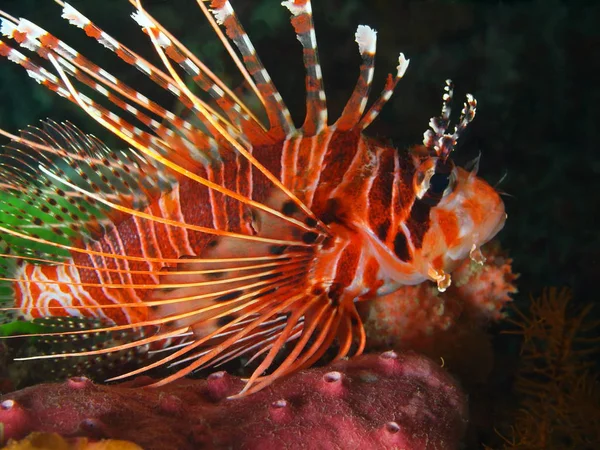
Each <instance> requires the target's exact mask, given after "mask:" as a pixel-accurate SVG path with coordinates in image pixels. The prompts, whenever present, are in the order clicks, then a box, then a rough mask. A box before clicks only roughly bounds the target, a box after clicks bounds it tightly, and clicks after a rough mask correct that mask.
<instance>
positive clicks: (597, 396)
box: [500, 288, 600, 450]
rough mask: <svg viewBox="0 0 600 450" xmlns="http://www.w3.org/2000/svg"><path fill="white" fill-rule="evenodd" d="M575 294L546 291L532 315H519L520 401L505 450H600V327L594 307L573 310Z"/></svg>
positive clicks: (533, 306)
mask: <svg viewBox="0 0 600 450" xmlns="http://www.w3.org/2000/svg"><path fill="white" fill-rule="evenodd" d="M571 300H572V295H571V291H570V290H569V289H566V288H563V289H561V290H558V289H556V288H550V289H547V290H545V291H544V292H543V293H542V295H541V296H540V297H539V298H537V299H532V300H531V306H530V308H529V313H528V314H524V313H522V312H521V311H519V310H517V309H516V308H515V311H516V317H515V319H511V322H512V323H513V324H514V325H516V326H517V327H518V330H515V331H512V332H511V333H512V334H519V335H521V336H522V337H523V343H522V348H521V365H520V367H519V369H518V372H517V382H516V386H515V387H516V391H517V393H518V394H519V396H520V398H521V401H520V405H519V411H518V412H517V414H516V418H515V422H514V425H513V426H512V427H511V429H510V431H509V432H506V431H504V432H503V431H502V430H501V431H500V432H501V433H503V435H504V436H508V437H505V438H504V439H505V445H504V448H505V449H532V450H533V449H546V448H560V449H565V450H567V449H595V448H600V386H599V384H598V374H597V361H595V360H594V359H592V358H591V355H592V354H593V353H595V352H598V351H599V350H600V338H599V337H597V328H598V327H599V326H600V321H597V320H594V319H590V318H589V317H590V311H591V308H592V304H589V305H587V306H586V307H584V308H582V309H579V310H578V308H573V307H572V306H571V305H570V302H571Z"/></svg>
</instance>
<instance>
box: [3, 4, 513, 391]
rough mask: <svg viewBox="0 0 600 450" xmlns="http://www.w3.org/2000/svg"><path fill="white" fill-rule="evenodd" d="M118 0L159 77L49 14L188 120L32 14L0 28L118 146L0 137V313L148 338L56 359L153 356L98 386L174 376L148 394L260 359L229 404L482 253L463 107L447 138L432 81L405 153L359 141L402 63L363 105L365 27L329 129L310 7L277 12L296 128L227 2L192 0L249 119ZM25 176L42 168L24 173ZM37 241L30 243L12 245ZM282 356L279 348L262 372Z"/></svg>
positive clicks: (71, 134) (38, 135) (182, 52)
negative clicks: (417, 137)
mask: <svg viewBox="0 0 600 450" xmlns="http://www.w3.org/2000/svg"><path fill="white" fill-rule="evenodd" d="M134 3H136V6H137V12H136V13H135V14H134V18H135V19H136V21H137V22H138V23H139V24H140V25H141V26H142V27H143V29H144V31H145V32H146V34H148V35H149V37H150V38H151V41H152V44H153V46H154V47H155V49H156V51H157V53H158V54H159V56H160V57H161V60H162V61H163V64H164V66H165V70H161V69H159V68H156V67H154V66H152V65H151V64H150V63H148V62H147V61H145V60H142V59H141V58H140V57H139V56H137V55H136V54H135V53H133V52H132V51H130V50H129V49H127V48H126V47H124V46H123V45H122V44H120V43H118V42H116V41H115V40H114V39H112V38H110V36H108V35H107V34H106V33H104V32H103V31H102V30H100V29H99V28H98V27H97V26H96V25H94V24H93V23H92V22H90V21H89V20H88V19H87V18H86V17H85V16H83V15H82V14H81V13H79V12H78V11H76V10H75V9H74V8H72V7H71V6H69V5H65V7H64V10H63V17H65V18H67V19H68V20H69V21H70V22H71V23H73V24H74V25H76V26H78V27H80V28H83V29H84V30H85V31H86V33H87V34H88V35H89V36H91V37H93V38H95V39H97V40H98V41H99V42H100V43H101V44H102V45H104V46H105V47H107V48H109V49H111V50H113V51H114V52H115V53H116V55H117V56H119V57H120V58H121V59H123V60H124V61H126V62H128V63H130V64H131V65H133V66H135V67H136V68H137V69H138V70H140V71H142V72H143V73H145V74H146V75H147V76H149V77H150V79H152V80H153V81H155V82H156V83H157V84H158V85H159V86H160V87H161V88H163V89H166V90H168V91H169V92H171V93H173V94H174V95H175V96H177V97H178V98H179V100H180V101H181V103H182V104H183V105H184V106H185V107H187V108H188V110H189V111H191V113H192V114H193V115H194V117H195V119H196V120H197V121H198V122H199V125H193V124H192V123H191V122H189V121H187V120H186V119H183V118H181V117H178V116H176V115H175V114H174V113H172V112H170V111H168V110H166V109H164V108H162V107H161V106H159V105H157V104H155V103H153V102H152V101H151V100H149V99H148V98H147V97H145V96H143V95H141V94H140V93H138V92H136V91H135V90H133V89H131V88H129V87H127V86H125V85H124V84H123V83H121V82H120V81H118V80H117V79H116V78H114V77H112V75H110V74H108V73H106V71H104V70H103V69H101V68H100V67H98V66H95V65H94V64H93V63H91V62H90V61H89V60H87V59H85V58H84V57H83V56H82V55H79V54H78V53H77V52H76V51H75V50H73V49H71V48H70V47H68V46H66V44H64V43H62V42H61V41H60V40H58V39H57V38H56V37H54V36H52V35H50V34H49V33H48V32H46V31H45V30H41V29H40V28H39V27H37V26H35V25H34V24H32V23H31V22H27V21H23V20H20V21H17V20H14V19H12V18H10V16H7V19H5V20H4V21H3V24H2V32H3V33H4V34H5V35H6V36H9V37H10V38H13V39H14V40H15V41H17V43H19V44H21V46H23V47H25V48H27V49H29V50H34V51H36V52H37V53H38V54H39V55H41V56H42V57H43V58H45V59H46V60H48V61H49V63H50V66H49V67H50V68H52V69H53V70H54V72H49V71H48V70H46V69H43V68H41V67H39V66H36V65H34V63H32V62H31V60H29V59H28V58H27V57H26V56H24V55H22V54H21V53H19V52H18V51H17V50H15V49H13V48H12V47H9V46H8V45H7V44H6V43H4V42H3V43H1V44H0V54H2V55H4V56H6V57H7V58H8V59H10V60H11V61H14V62H16V63H18V64H20V65H21V66H23V67H25V68H26V69H27V70H28V73H29V74H30V75H31V76H33V77H34V79H36V81H38V82H40V83H41V84H43V85H45V86H46V87H48V88H50V89H52V90H54V91H56V92H58V93H59V94H61V95H63V96H64V97H66V98H68V99H69V100H71V101H73V102H75V103H76V104H78V105H79V106H80V107H81V108H82V109H83V110H84V111H85V112H87V113H89V114H90V115H91V116H92V117H94V118H95V119H96V120H98V121H99V122H100V123H101V124H102V125H104V126H105V127H106V128H107V129H108V130H109V131H111V132H112V133H115V134H116V135H117V136H119V137H121V138H122V139H123V140H124V141H125V143H126V144H127V145H128V146H129V147H130V150H128V151H125V152H114V151H112V150H109V149H107V148H106V147H104V146H103V145H102V144H101V143H100V142H99V141H97V140H96V139H95V138H93V137H91V136H88V135H85V134H84V133H82V132H81V131H79V130H78V129H76V128H75V127H74V126H72V125H70V124H66V125H58V124H56V123H54V122H47V123H46V124H45V127H44V129H43V130H38V129H33V128H32V129H29V130H27V131H26V132H24V133H22V135H21V136H12V135H10V136H11V137H12V139H13V143H12V144H11V145H10V146H9V147H8V149H9V150H8V152H7V154H6V155H5V160H6V161H7V162H6V163H5V164H4V167H5V169H4V170H3V171H2V180H3V184H2V186H3V191H4V192H5V193H6V194H7V195H8V197H9V200H5V201H3V204H4V206H5V210H6V211H7V212H8V213H7V216H8V215H10V216H11V220H10V221H2V223H0V232H2V233H3V239H4V240H5V242H6V244H4V245H3V248H4V249H5V251H4V258H5V269H4V274H3V279H4V280H5V281H6V282H8V283H9V287H10V289H11V290H12V298H13V299H14V305H12V306H10V307H8V308H5V309H8V310H11V311H15V312H16V313H17V314H18V315H19V316H21V317H23V318H25V319H33V318H45V317H52V316H66V317H79V316H83V317H87V318H90V319H99V320H102V323H107V324H108V325H105V326H103V327H101V328H96V329H95V332H104V333H111V332H113V333H119V332H122V331H127V330H135V329H142V330H144V331H145V332H144V333H142V334H140V337H139V338H136V339H134V340H133V341H132V342H126V343H122V342H119V343H118V344H115V345H113V346H112V347H110V346H109V347H108V348H102V349H89V350H84V351H80V352H74V353H66V354H62V355H60V356H61V357H64V358H68V357H70V356H98V355H100V354H103V353H109V352H114V351H120V350H127V349H132V348H140V347H145V346H150V347H152V348H154V349H164V350H165V352H166V355H167V356H165V357H164V358H162V359H159V360H158V361H156V362H152V363H148V364H146V365H144V366H142V367H140V368H139V369H137V370H134V371H130V372H128V373H126V374H124V375H122V376H119V377H115V378H114V379H120V378H122V377H124V376H131V375H135V374H137V373H141V372H143V371H146V370H149V369H151V368H153V367H157V366H160V365H169V364H171V365H175V366H176V365H180V364H181V365H184V367H183V368H181V369H179V370H178V371H177V372H175V373H174V374H173V375H171V376H169V377H167V378H165V379H163V380H161V381H158V382H157V383H156V384H157V385H160V384H164V383H167V382H169V381H171V380H173V379H175V378H178V377H180V376H184V375H186V374H188V373H190V372H192V371H194V370H196V369H199V368H202V367H206V366H211V365H213V366H214V365H217V364H220V363H223V362H225V361H229V360H231V359H233V358H237V357H239V356H242V355H245V356H247V357H249V358H250V359H251V360H253V359H258V358H262V359H260V361H261V362H260V364H259V365H258V368H257V369H256V370H255V371H254V373H253V374H252V375H251V377H250V378H249V381H248V385H247V386H246V388H245V389H244V391H243V392H242V394H245V393H249V392H254V391H256V390H259V389H261V388H262V387H264V386H266V385H268V384H269V383H271V382H272V381H273V380H275V379H276V378H277V377H279V376H282V375H285V374H286V373H289V372H291V371H293V370H297V369H298V368H301V367H306V366H309V365H311V364H312V363H314V362H315V361H316V360H318V359H319V358H320V357H321V356H322V355H323V353H324V352H325V351H326V350H327V348H329V347H330V346H331V344H332V343H333V342H334V341H337V343H338V347H339V350H338V354H337V356H336V357H337V358H341V357H344V356H346V355H348V354H350V353H351V351H353V352H355V353H360V352H361V351H362V349H363V347H364V343H365V336H364V330H363V328H362V325H361V322H360V317H359V316H358V313H357V311H356V309H355V306H354V305H355V302H357V301H360V300H365V299H372V298H376V297H377V296H379V295H385V294H389V293H391V292H393V291H394V290H396V289H398V288H399V287H400V286H402V285H406V284H417V283H421V282H423V281H425V280H432V281H434V282H436V283H437V285H438V287H439V289H440V290H444V289H445V288H446V287H447V286H448V285H449V283H450V280H451V278H450V272H451V271H452V269H453V267H454V265H455V264H456V263H457V262H459V261H460V260H462V259H464V258H465V257H468V256H470V257H471V258H473V259H479V258H480V253H479V250H478V249H479V247H480V246H481V245H482V244H483V243H485V242H487V241H488V240H489V239H491V238H492V237H493V236H494V235H495V234H496V233H497V232H498V231H499V230H500V228H501V227H502V225H503V223H504V219H505V213H504V207H503V204H502V201H501V200H500V198H499V196H498V194H497V193H496V192H495V191H494V189H493V188H491V187H490V186H489V185H488V184H487V183H485V182H484V181H483V180H481V179H480V178H478V177H477V176H476V173H475V171H473V172H469V171H466V170H464V169H461V168H458V167H455V166H454V164H453V163H452V160H451V158H450V153H451V151H452V150H453V148H454V146H455V144H456V141H457V139H458V137H459V135H460V133H461V132H462V130H463V129H464V128H465V127H466V126H467V124H468V123H469V122H470V121H471V120H472V119H473V117H474V115H475V106H476V103H475V100H474V99H473V98H472V97H471V96H468V97H467V102H466V103H465V106H464V108H463V110H462V113H461V117H460V118H459V120H458V122H457V125H456V127H455V129H454V131H453V132H450V131H448V127H449V115H450V103H451V101H452V85H451V83H450V82H448V83H447V86H446V88H445V93H444V99H443V108H442V114H441V115H440V116H439V117H434V118H433V119H431V121H430V127H431V129H430V130H428V131H427V132H426V133H425V139H424V142H423V145H422V146H418V147H415V148H414V149H412V150H411V151H399V150H398V149H395V148H393V147H391V146H389V145H387V144H384V143H382V142H380V141H378V140H376V139H373V138H369V137H367V136H366V135H365V134H363V131H364V129H365V128H366V127H367V126H368V125H369V124H370V123H371V122H372V121H373V120H374V119H375V117H376V116H377V114H378V112H379V110H380V109H381V108H382V107H383V105H384V104H385V102H386V101H387V100H388V99H389V97H390V96H391V93H392V91H393V89H394V87H395V84H396V83H397V81H398V80H399V79H400V78H402V76H403V75H404V72H405V71H406V68H407V66H408V60H406V59H405V58H404V55H402V54H400V57H399V65H398V72H397V74H396V76H395V78H394V77H392V76H390V77H389V78H388V82H387V83H386V86H385V88H384V91H383V93H382V95H381V96H380V98H379V99H378V100H377V101H376V102H375V103H374V104H373V105H372V106H371V108H370V109H369V110H368V111H367V112H366V113H365V106H366V103H367V95H368V90H369V86H370V83H371V79H372V74H373V64H374V54H375V42H376V34H375V32H374V31H373V30H371V29H370V28H368V27H365V26H359V28H358V30H357V33H356V41H357V43H358V45H359V51H360V54H361V57H362V59H363V64H362V66H361V71H360V76H359V81H358V83H357V86H356V88H355V90H354V92H353V93H352V95H351V97H350V100H349V101H348V104H347V105H346V108H345V109H344V111H343V112H342V115H341V117H340V118H339V119H338V120H337V121H336V122H335V123H334V124H332V125H328V124H327V110H326V106H325V94H324V91H323V88H322V76H321V70H320V66H319V64H318V55H317V48H316V41H315V38H314V30H313V26H312V16H311V8H310V2H307V1H298V0H296V1H290V2H284V5H285V6H286V7H287V8H288V9H289V10H290V12H291V13H292V24H293V26H294V28H295V30H296V33H297V36H298V39H299V40H300V42H301V44H302V46H303V48H304V60H305V67H306V71H307V75H306V86H307V116H306V118H305V121H304V125H303V126H302V128H300V129H296V128H295V127H294V125H293V124H292V122H291V118H290V116H289V113H288V111H287V109H286V108H285V105H284V104H283V102H282V100H281V96H280V95H279V94H278V93H277V91H276V89H275V88H274V85H273V84H272V82H271V81H270V78H269V77H268V74H267V73H266V70H264V68H262V65H261V64H260V60H259V59H258V57H257V55H256V53H255V52H254V50H253V48H252V45H251V43H250V41H249V39H248V37H247V35H246V34H245V32H244V31H243V28H241V25H240V23H239V22H238V21H237V19H236V17H235V14H234V12H233V9H232V7H231V5H230V4H229V2H227V1H213V2H212V4H211V6H212V8H213V9H212V15H211V14H210V13H209V12H208V10H207V9H206V6H205V5H204V4H203V3H202V2H199V6H200V7H201V9H202V10H203V12H204V13H205V14H206V17H207V18H208V20H209V22H210V23H211V24H213V26H214V27H215V29H216V30H218V28H217V23H218V24H221V25H222V26H223V27H224V28H225V30H226V31H227V35H228V36H229V37H230V38H231V39H232V41H233V42H234V44H235V45H236V46H237V47H238V50H239V52H240V53H241V55H242V57H243V59H239V58H238V57H237V55H236V54H235V52H234V51H233V49H232V48H231V47H228V48H229V51H230V52H231V54H232V57H233V58H234V61H236V63H238V66H239V67H240V70H242V74H243V75H244V76H245V78H246V80H247V82H248V83H249V85H250V86H251V87H253V88H254V92H255V93H256V95H257V96H258V98H259V99H260V100H261V102H262V104H263V105H264V107H265V110H266V115H267V117H268V120H269V125H268V127H265V126H264V125H263V124H262V123H261V122H260V120H259V119H257V118H256V117H255V116H254V115H253V113H252V112H251V111H250V110H249V109H248V108H247V107H246V106H245V105H244V104H243V102H242V101H241V100H239V99H238V98H237V97H236V96H235V94H233V92H231V91H230V90H228V89H227V87H226V86H225V85H224V84H223V83H222V82H221V81H220V80H218V79H217V78H215V77H214V76H211V73H210V71H209V70H208V69H207V68H206V67H205V66H203V63H202V62H200V61H198V60H196V59H195V58H194V57H193V55H191V54H190V53H189V51H188V50H187V49H185V47H183V46H182V45H181V44H180V43H178V41H176V39H175V38H174V37H173V36H171V35H170V34H168V32H167V31H166V30H165V29H164V28H162V27H161V26H160V24H159V23H158V22H157V21H155V20H154V19H153V18H152V17H151V16H150V15H149V14H148V13H147V12H145V10H144V9H143V8H142V5H141V4H140V3H139V2H134ZM213 16H214V18H213ZM219 33H220V31H219ZM221 37H222V40H223V42H224V43H225V45H226V46H229V45H230V44H229V43H228V42H227V41H226V40H225V38H224V37H223V36H222V35H221ZM175 64H176V65H179V66H180V67H181V68H182V69H183V70H184V71H186V72H188V73H189V74H192V75H194V81H196V82H197V83H198V85H199V86H200V87H201V88H202V89H203V90H205V91H206V92H207V93H208V94H209V95H211V96H212V97H213V98H214V99H215V100H216V103H217V104H218V105H219V107H220V108H221V111H220V112H218V111H217V110H214V109H213V108H212V107H211V106H210V105H209V104H207V103H205V102H204V101H202V100H201V99H200V98H198V97H196V96H195V95H194V94H193V93H192V92H191V91H189V89H187V87H186V86H185V84H184V83H183V82H182V81H181V79H180V78H179V76H178V74H177V71H176V70H175V68H174V65H175ZM244 65H245V68H244ZM75 81H77V82H80V83H83V84H87V85H88V86H90V87H91V88H93V89H94V90H95V91H96V92H97V93H99V94H101V95H104V96H105V97H106V98H108V99H109V100H110V101H111V102H112V103H113V104H114V105H116V106H117V107H119V108H121V109H123V110H124V111H126V112H128V113H130V114H133V115H134V117H135V119H137V121H139V122H141V123H142V124H144V125H145V129H140V128H138V127H136V126H135V125H133V124H131V123H129V122H127V121H125V120H124V119H123V118H122V117H120V116H118V115H116V114H115V113H114V112H112V111H110V110H107V109H105V108H104V107H102V106H100V104H98V103H95V102H94V101H93V100H92V99H90V98H89V97H87V96H84V95H83V94H81V93H80V92H79V91H78V90H77V88H76V87H75V86H74V84H73V83H74V82H75ZM113 92H114V93H116V94H119V95H120V97H119V98H117V96H116V95H114V93H113ZM123 97H124V99H123ZM150 113H151V114H154V115H155V116H159V117H161V118H162V119H163V123H160V122H158V121H156V120H154V119H152V118H151V115H150ZM165 123H166V125H165ZM3 134H7V135H8V133H6V132H3ZM15 161H17V163H15ZM61 161H62V162H61ZM38 170H39V171H40V172H41V174H40V175H41V176H40V177H39V178H38V179H35V178H33V177H31V175H32V172H36V171H38ZM25 205H29V206H33V207H34V208H37V209H36V210H35V211H33V212H32V211H30V210H26V209H25V208H26V206H25ZM48 219H51V220H53V221H55V222H57V225H48V223H47V220H48ZM32 225H33V226H32ZM40 230H43V231H44V232H45V233H46V234H43V233H40V232H39V231H40ZM65 230H66V232H65ZM48 232H49V236H50V237H47V236H48ZM36 244H38V245H42V247H43V250H40V251H33V250H31V249H26V248H27V247H31V246H32V245H36ZM59 250H60V251H59ZM88 331H89V330H83V331H80V332H79V331H73V332H66V333H65V332H64V331H61V332H60V333H57V334H60V335H65V334H70V335H72V336H75V337H76V336H77V333H82V334H83V333H85V332H88ZM148 331H150V332H148ZM50 334H52V333H50ZM284 345H289V346H290V348H291V350H290V351H289V354H288V355H287V356H286V357H285V358H284V359H283V361H282V362H280V363H279V364H278V365H277V364H275V363H274V361H275V358H276V356H277V354H278V352H279V350H280V349H281V348H282V347H283V346H284ZM51 356H52V355H42V356H39V357H38V358H45V357H51ZM267 370H268V372H265V371H267Z"/></svg>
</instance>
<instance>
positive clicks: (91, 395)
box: [0, 351, 467, 450]
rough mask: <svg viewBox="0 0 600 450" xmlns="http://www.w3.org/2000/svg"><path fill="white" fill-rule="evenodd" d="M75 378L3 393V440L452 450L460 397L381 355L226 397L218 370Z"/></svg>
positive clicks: (426, 369) (411, 364)
mask: <svg viewBox="0 0 600 450" xmlns="http://www.w3.org/2000/svg"><path fill="white" fill-rule="evenodd" d="M149 381H150V380H149V379H148V378H143V379H137V380H134V381H133V382H130V383H125V384H121V385H116V386H102V385H95V384H93V383H92V382H90V381H89V380H87V379H85V378H72V379H70V380H68V381H66V382H65V383H62V384H42V385H38V386H34V387H31V388H27V389H23V390H21V391H17V392H14V393H11V394H8V395H5V396H4V398H3V399H2V400H3V401H2V403H1V405H0V422H2V423H3V424H4V439H10V438H21V437H23V436H25V435H26V434H28V433H30V432H32V431H42V432H58V433H60V434H62V435H63V436H87V437H91V438H112V439H125V440H129V441H133V442H135V443H137V444H139V445H140V446H142V447H143V448H144V449H146V450H153V449H156V450H171V449H173V450H187V449H199V448H209V449H220V448H228V449H229V448H231V449H261V450H270V449H273V450H275V449H277V450H280V449H302V448H306V449H361V450H362V449H382V448H404V449H453V448H458V446H459V442H460V439H461V437H462V435H463V433H464V431H465V427H466V422H467V411H466V401H465V396H464V394H463V393H462V392H461V390H460V389H459V388H458V387H457V386H456V383H455V382H454V380H453V379H452V378H451V377H450V376H449V375H448V374H447V373H446V372H445V371H444V369H442V368H440V367H439V365H438V364H436V363H434V362H433V361H431V360H429V359H427V358H425V357H423V356H419V355H417V354H414V353H400V354H399V353H395V352H391V351H390V352H386V353H383V354H380V355H365V356H361V357H358V358H355V359H353V360H349V361H339V362H337V363H334V364H332V365H330V366H328V367H323V368H313V369H309V370H304V371H301V372H298V373H296V374H294V375H291V376H289V377H287V378H284V379H282V380H279V381H277V382H275V383H274V384H272V385H271V386H269V387H267V388H265V389H264V390H262V391H260V392H258V393H256V394H253V395H250V396H248V397H244V398H240V399H227V397H228V396H230V395H233V394H236V393H237V392H239V391H240V389H241V388H242V387H243V384H244V383H243V381H242V380H240V379H238V378H235V377H232V376H229V375H227V374H226V373H224V372H216V373H214V374H212V375H211V376H209V377H208V378H207V379H206V380H189V379H183V380H178V381H176V382H174V383H172V384H169V385H167V386H165V387H162V388H159V389H155V388H144V387H143V385H145V384H147V383H148V382H149Z"/></svg>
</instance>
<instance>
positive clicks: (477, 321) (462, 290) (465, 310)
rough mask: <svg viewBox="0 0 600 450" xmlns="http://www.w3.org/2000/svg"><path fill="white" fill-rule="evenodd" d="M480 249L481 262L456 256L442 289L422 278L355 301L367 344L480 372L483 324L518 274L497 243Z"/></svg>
mask: <svg viewBox="0 0 600 450" xmlns="http://www.w3.org/2000/svg"><path fill="white" fill-rule="evenodd" d="M481 251H482V254H483V256H484V257H485V262H484V263H483V264H478V263H476V262H474V261H471V260H470V259H469V258H467V259H466V260H464V261H462V262H461V263H460V265H459V266H458V267H457V268H456V270H455V271H454V272H453V273H452V280H453V282H452V285H451V286H450V287H449V288H448V289H447V290H446V291H445V292H443V293H442V292H439V291H438V289H437V287H436V286H435V285H433V284H431V283H422V284H420V285H417V286H403V287H401V288H400V289H399V290H398V291H396V292H394V293H392V294H390V295H387V296H385V297H383V298H378V299H376V300H374V301H371V302H368V303H365V304H363V305H359V306H360V307H361V315H362V317H363V319H364V321H365V330H366V333H367V345H368V346H369V348H371V349H387V348H394V349H410V350H416V351H419V352H422V353H425V354H427V355H428V356H430V357H433V358H442V359H443V360H444V361H445V363H446V364H448V365H450V366H451V369H452V371H453V372H455V373H457V372H458V373H457V374H458V375H461V374H462V373H464V374H468V376H469V377H470V378H471V379H478V380H480V379H482V378H485V376H486V374H487V372H488V371H489V370H490V368H491V360H492V354H491V353H492V352H491V349H490V347H489V342H488V339H487V336H486V334H485V332H484V329H485V325H487V324H488V323H489V322H490V321H495V320H499V319H501V318H502V317H503V313H502V308H504V306H505V305H506V304H507V303H508V302H510V301H511V297H510V296H511V294H514V293H516V292H517V289H516V287H515V284H514V283H515V280H516V279H517V277H518V275H516V274H513V273H512V270H511V265H512V260H511V259H510V258H508V257H507V256H506V254H505V252H504V251H502V250H501V248H500V246H499V244H498V243H495V242H494V243H490V244H488V245H486V246H485V247H483V248H482V249H481ZM475 360H476V362H475Z"/></svg>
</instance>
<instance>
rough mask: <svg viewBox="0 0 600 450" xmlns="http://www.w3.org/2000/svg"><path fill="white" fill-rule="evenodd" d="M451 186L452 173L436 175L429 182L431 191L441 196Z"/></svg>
mask: <svg viewBox="0 0 600 450" xmlns="http://www.w3.org/2000/svg"><path fill="white" fill-rule="evenodd" d="M449 185H450V173H434V174H433V175H432V176H431V178H430V180H429V190H430V191H431V192H433V193H435V194H441V193H442V192H444V191H445V190H446V188H447V187H448V186H449Z"/></svg>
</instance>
